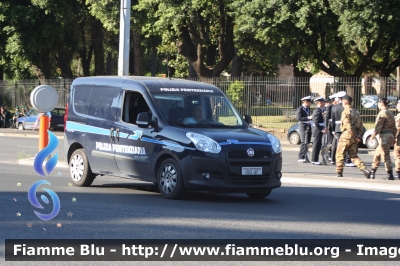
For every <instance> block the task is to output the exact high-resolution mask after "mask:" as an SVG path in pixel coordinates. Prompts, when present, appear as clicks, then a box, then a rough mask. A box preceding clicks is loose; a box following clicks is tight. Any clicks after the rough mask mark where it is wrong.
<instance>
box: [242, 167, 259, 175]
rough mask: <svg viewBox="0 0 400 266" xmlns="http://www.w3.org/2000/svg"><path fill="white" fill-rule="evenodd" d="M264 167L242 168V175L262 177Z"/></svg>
mask: <svg viewBox="0 0 400 266" xmlns="http://www.w3.org/2000/svg"><path fill="white" fill-rule="evenodd" d="M261 174H262V167H242V175H261Z"/></svg>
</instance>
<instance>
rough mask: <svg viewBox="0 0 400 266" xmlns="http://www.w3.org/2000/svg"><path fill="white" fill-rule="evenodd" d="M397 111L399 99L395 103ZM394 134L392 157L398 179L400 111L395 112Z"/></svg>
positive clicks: (399, 106)
mask: <svg viewBox="0 0 400 266" xmlns="http://www.w3.org/2000/svg"><path fill="white" fill-rule="evenodd" d="M396 108H397V111H398V112H400V101H398V103H397V106H396ZM395 120H396V128H397V132H396V136H395V139H394V149H393V153H394V159H395V170H396V173H397V178H398V179H400V113H398V114H397V116H396V119H395Z"/></svg>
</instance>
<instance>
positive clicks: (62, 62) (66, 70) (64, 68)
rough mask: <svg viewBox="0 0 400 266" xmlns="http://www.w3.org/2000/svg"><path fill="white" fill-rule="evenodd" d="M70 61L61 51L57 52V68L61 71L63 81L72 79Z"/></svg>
mask: <svg viewBox="0 0 400 266" xmlns="http://www.w3.org/2000/svg"><path fill="white" fill-rule="evenodd" d="M70 62H71V60H70V59H69V58H67V56H66V54H65V52H64V51H63V50H59V51H58V57H57V66H58V67H59V68H60V70H61V76H62V77H63V78H65V79H72V78H73V77H72V70H71V63H70Z"/></svg>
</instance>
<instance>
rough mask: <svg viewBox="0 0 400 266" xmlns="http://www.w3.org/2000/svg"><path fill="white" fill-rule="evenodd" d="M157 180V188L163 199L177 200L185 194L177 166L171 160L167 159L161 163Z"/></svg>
mask: <svg viewBox="0 0 400 266" xmlns="http://www.w3.org/2000/svg"><path fill="white" fill-rule="evenodd" d="M157 180H158V188H159V189H160V192H161V195H163V197H164V198H167V199H179V198H181V197H183V195H184V194H185V192H186V188H185V185H184V184H183V176H182V173H181V170H180V168H179V165H178V163H177V162H176V161H175V160H174V159H172V158H168V159H166V160H164V161H163V162H162V163H161V165H160V168H159V169H158V174H157Z"/></svg>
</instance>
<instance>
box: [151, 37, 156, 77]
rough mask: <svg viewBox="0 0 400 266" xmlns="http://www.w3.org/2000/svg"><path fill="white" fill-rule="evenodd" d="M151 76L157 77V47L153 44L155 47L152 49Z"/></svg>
mask: <svg viewBox="0 0 400 266" xmlns="http://www.w3.org/2000/svg"><path fill="white" fill-rule="evenodd" d="M150 69H151V76H152V77H155V76H156V75H157V47H156V45H155V43H154V42H153V47H152V48H151V66H150Z"/></svg>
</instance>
